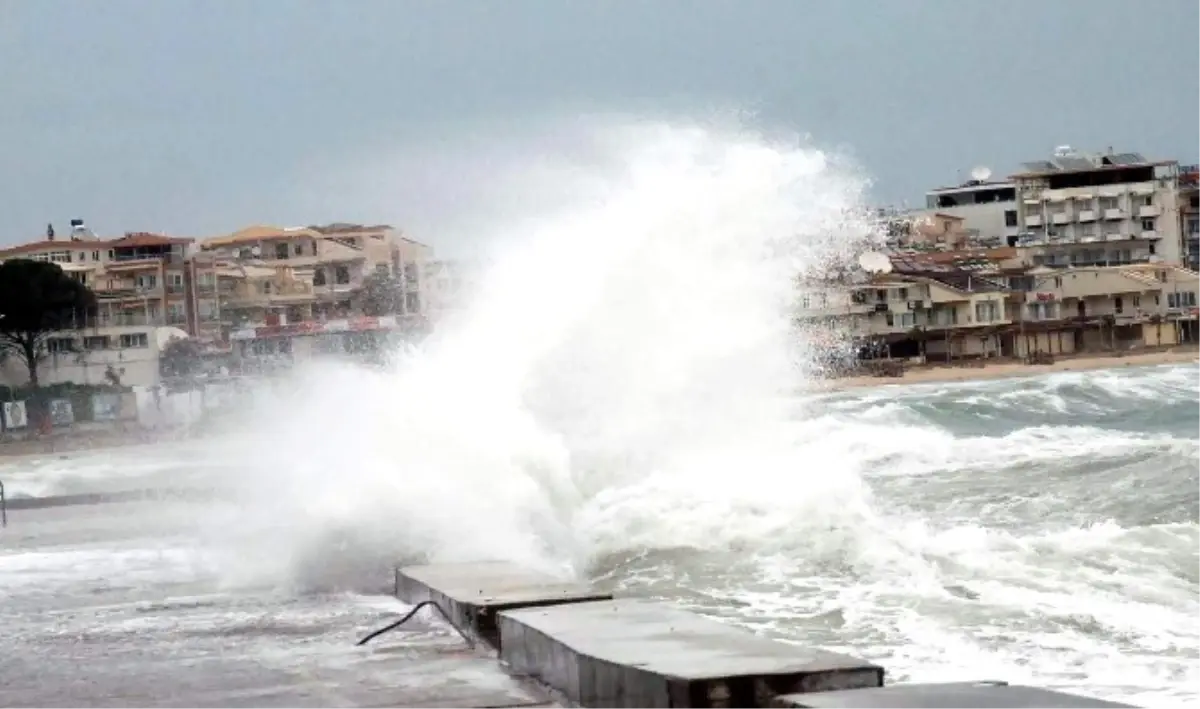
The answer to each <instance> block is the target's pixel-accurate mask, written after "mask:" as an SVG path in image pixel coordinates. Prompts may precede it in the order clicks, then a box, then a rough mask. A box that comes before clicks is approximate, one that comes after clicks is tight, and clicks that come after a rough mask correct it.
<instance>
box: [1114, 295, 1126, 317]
mask: <svg viewBox="0 0 1200 709" xmlns="http://www.w3.org/2000/svg"><path fill="white" fill-rule="evenodd" d="M1113 312H1115V313H1116V314H1117V315H1120V314H1121V313H1123V312H1125V301H1124V300H1123V299H1122V298H1121V296H1119V295H1118V296H1117V297H1115V298H1113Z"/></svg>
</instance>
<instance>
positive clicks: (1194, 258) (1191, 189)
mask: <svg viewBox="0 0 1200 709" xmlns="http://www.w3.org/2000/svg"><path fill="white" fill-rule="evenodd" d="M1197 178H1200V165H1186V166H1182V167H1180V168H1179V228H1180V231H1181V232H1182V234H1183V240H1184V247H1185V249H1184V261H1185V262H1186V264H1187V267H1188V268H1190V269H1192V270H1193V271H1200V193H1198V192H1197V184H1196V183H1197Z"/></svg>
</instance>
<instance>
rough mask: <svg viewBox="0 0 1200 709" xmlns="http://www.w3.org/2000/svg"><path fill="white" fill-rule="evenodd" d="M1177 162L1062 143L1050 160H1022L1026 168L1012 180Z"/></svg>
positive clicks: (1013, 176) (1022, 164)
mask: <svg viewBox="0 0 1200 709" xmlns="http://www.w3.org/2000/svg"><path fill="white" fill-rule="evenodd" d="M1174 164H1177V161H1175V160H1149V159H1147V158H1146V157H1145V156H1144V155H1142V154H1141V153H1113V152H1111V151H1109V152H1107V153H1085V152H1081V151H1077V150H1073V149H1072V148H1070V147H1069V146H1062V147H1060V148H1059V149H1057V150H1056V151H1055V152H1054V156H1053V157H1052V158H1050V159H1049V160H1033V161H1030V162H1025V163H1021V167H1022V168H1024V170H1023V171H1022V172H1019V173H1017V174H1015V175H1012V176H1011V178H1010V179H1014V180H1015V179H1020V178H1023V177H1038V176H1041V175H1061V174H1071V173H1080V172H1094V171H1097V170H1120V169H1128V168H1138V167H1156V166H1160V165H1174Z"/></svg>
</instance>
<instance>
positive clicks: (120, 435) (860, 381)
mask: <svg viewBox="0 0 1200 709" xmlns="http://www.w3.org/2000/svg"><path fill="white" fill-rule="evenodd" d="M1198 359H1200V348H1197V347H1196V346H1176V347H1172V348H1171V349H1168V350H1158V351H1154V352H1138V353H1132V354H1130V353H1123V354H1121V355H1117V354H1094V355H1078V356H1072V357H1067V358H1063V359H1059V360H1056V361H1055V362H1054V363H1053V364H1022V363H1019V362H1013V361H1011V360H997V361H993V362H991V363H988V364H986V365H985V366H982V367H953V366H945V365H936V364H934V365H918V366H915V367H911V368H907V369H905V370H904V374H903V376H900V377H876V376H871V375H855V376H849V377H837V378H830V379H824V380H820V381H817V382H814V383H813V385H812V387H811V389H809V391H810V392H812V393H832V392H840V391H846V390H850V389H870V388H880V387H890V386H903V385H911V384H939V383H955V382H957V383H962V382H975V381H987V380H993V379H1014V378H1021V377H1036V376H1039V375H1043V374H1056V373H1060V372H1086V371H1098V370H1105V369H1121V368H1125V367H1152V366H1156V365H1167V364H1189V363H1191V364H1195V363H1196V362H1197V360H1198ZM181 440H193V437H191V436H180V435H178V433H176V434H175V435H163V434H162V432H157V433H156V432H150V431H112V432H106V433H99V432H89V433H87V434H81V435H79V436H71V435H58V436H54V437H51V438H46V439H42V438H31V439H26V440H19V441H8V442H3V443H0V464H4V463H13V462H15V461H18V460H21V459H33V458H44V457H58V458H67V457H69V456H71V455H72V454H77V453H82V454H94V453H100V452H105V451H114V452H115V451H117V450H128V449H130V448H135V447H137V446H148V445H154V444H156V443H165V442H178V441H181Z"/></svg>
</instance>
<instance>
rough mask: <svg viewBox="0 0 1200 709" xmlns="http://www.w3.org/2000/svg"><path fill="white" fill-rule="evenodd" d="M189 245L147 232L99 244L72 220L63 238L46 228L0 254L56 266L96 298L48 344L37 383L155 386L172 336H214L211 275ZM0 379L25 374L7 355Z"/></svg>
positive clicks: (186, 241) (1, 257) (14, 381)
mask: <svg viewBox="0 0 1200 709" xmlns="http://www.w3.org/2000/svg"><path fill="white" fill-rule="evenodd" d="M192 247H193V240H192V239H187V238H178V237H170V236H165V235H162V234H152V233H148V232H129V233H126V234H125V235H124V236H121V237H119V238H115V239H103V238H100V237H97V236H96V235H95V234H93V233H92V232H90V231H89V230H88V229H87V228H86V227H85V226H84V225H83V223H82V221H80V220H73V221H72V231H71V233H70V235H69V236H68V237H67V238H64V239H59V238H56V236H55V234H54V231H53V229H52V228H51V229H49V230H48V232H47V237H46V239H44V240H40V241H35V242H30V243H26V244H20V245H18V246H14V247H11V248H8V249H3V250H0V261H3V260H6V259H17V258H21V259H31V260H35V261H48V262H51V263H55V264H58V265H59V267H60V268H62V269H63V271H64V272H65V273H67V274H68V275H69V276H71V277H72V278H75V279H76V280H78V281H79V282H81V283H83V284H84V285H86V286H87V287H88V288H89V289H91V291H92V292H93V293H94V294H95V295H96V301H97V304H96V309H95V311H94V312H92V313H89V314H88V316H87V317H86V318H85V319H83V320H81V322H79V323H78V325H77V327H76V328H75V329H74V331H72V332H64V333H61V334H57V335H55V336H53V337H51V338H49V339H48V341H47V345H46V347H47V353H46V355H47V359H46V361H45V362H44V363H43V366H42V368H40V369H39V374H40V375H41V376H40V378H41V380H42V382H44V383H46V384H53V383H57V382H76V383H100V382H104V381H110V380H111V377H112V376H117V377H119V378H120V380H121V381H122V382H123V383H126V384H152V383H156V382H157V381H158V351H159V350H160V349H161V346H162V345H163V344H165V341H166V340H167V339H170V337H171V336H192V337H198V338H201V339H204V338H214V337H217V336H219V333H220V327H219V322H218V320H217V318H216V313H217V309H216V288H215V283H216V278H215V271H214V269H213V266H212V265H211V264H210V263H208V262H206V261H205V260H204V259H196V258H194V257H193V256H192V255H191V250H192ZM18 370H19V371H18ZM0 378H2V381H4V382H5V383H10V384H22V383H24V382H25V381H27V379H28V372H26V371H25V367H24V365H23V364H20V363H17V362H14V361H13V358H11V357H10V358H8V359H7V360H6V362H5V364H4V365H3V366H2V367H0Z"/></svg>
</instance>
